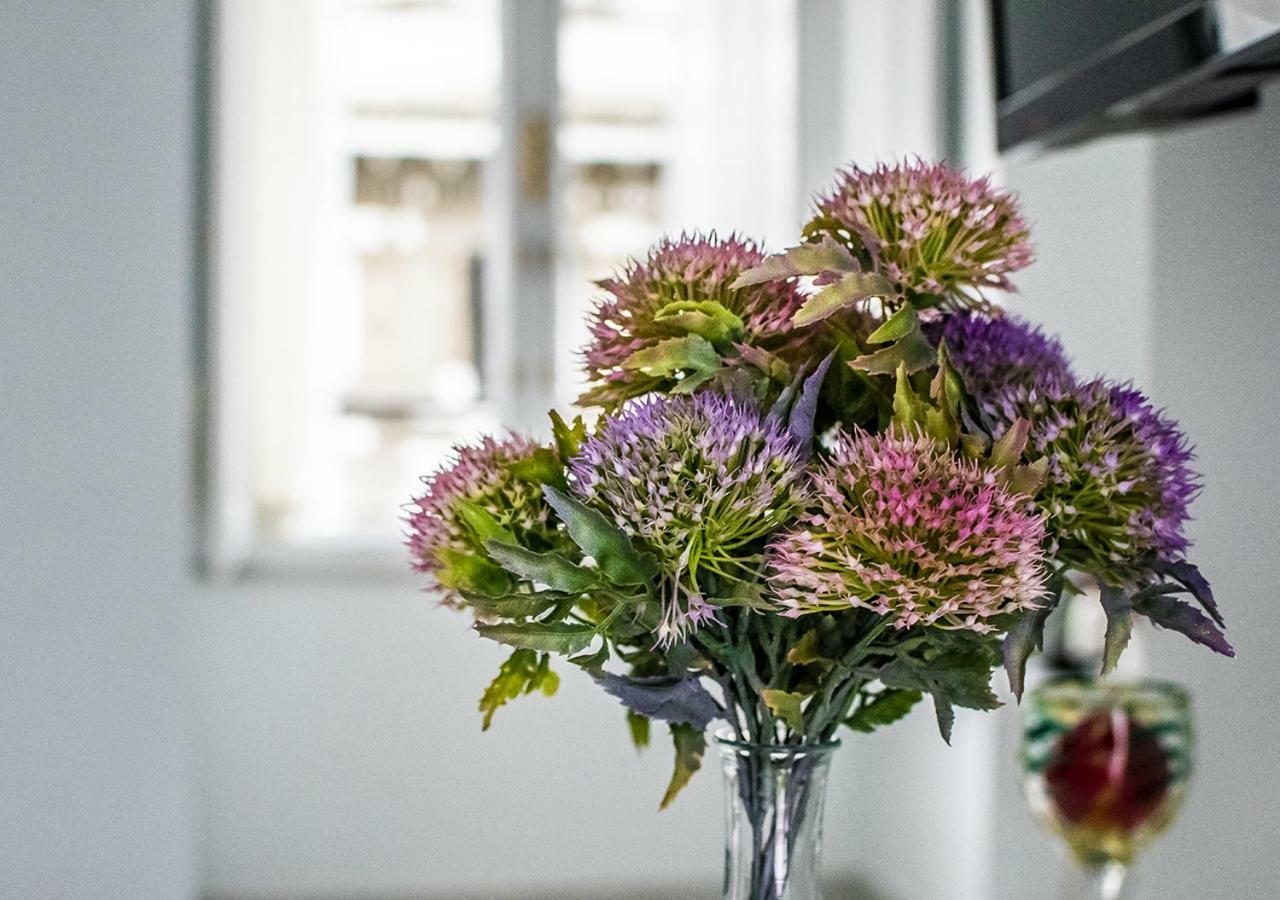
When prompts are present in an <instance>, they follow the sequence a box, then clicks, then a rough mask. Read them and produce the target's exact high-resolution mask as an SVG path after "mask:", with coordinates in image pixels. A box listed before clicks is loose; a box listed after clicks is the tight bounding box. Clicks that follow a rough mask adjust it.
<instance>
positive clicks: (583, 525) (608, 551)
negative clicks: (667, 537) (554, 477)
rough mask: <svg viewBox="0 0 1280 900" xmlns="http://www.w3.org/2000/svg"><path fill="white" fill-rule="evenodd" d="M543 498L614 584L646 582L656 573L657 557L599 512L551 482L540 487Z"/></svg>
mask: <svg viewBox="0 0 1280 900" xmlns="http://www.w3.org/2000/svg"><path fill="white" fill-rule="evenodd" d="M543 494H544V495H545V496H546V498H547V502H548V503H550V504H551V507H552V509H554V510H555V511H556V515H558V516H559V517H560V520H561V521H562V522H564V524H565V527H566V528H567V529H568V530H569V537H571V538H573V542H574V543H575V544H577V545H578V547H579V548H581V550H582V552H583V553H585V554H586V555H587V556H590V557H591V558H592V559H594V560H595V561H596V566H597V567H598V568H599V569H600V571H601V573H602V574H603V575H604V577H605V578H607V579H609V580H610V581H611V582H613V583H614V584H618V585H638V584H648V583H649V582H651V581H652V580H653V579H654V578H655V577H657V575H658V561H657V559H656V558H655V557H654V556H653V554H651V553H641V552H640V551H639V550H637V549H636V548H635V546H634V545H633V544H632V543H631V538H630V537H628V536H627V535H626V534H625V533H624V532H622V531H621V530H620V529H618V527H617V526H615V525H614V524H613V523H612V522H610V521H609V520H608V519H606V518H605V517H604V515H603V514H601V513H600V512H598V511H597V510H594V509H592V508H591V507H589V506H586V505H585V504H583V503H581V502H580V501H578V500H576V499H574V498H573V497H570V496H569V495H568V494H566V493H564V492H563V491H560V490H557V489H556V488H554V487H552V486H551V485H547V486H545V487H544V488H543Z"/></svg>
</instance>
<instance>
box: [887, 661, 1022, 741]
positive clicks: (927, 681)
mask: <svg viewBox="0 0 1280 900" xmlns="http://www.w3.org/2000/svg"><path fill="white" fill-rule="evenodd" d="M880 681H881V683H882V684H884V686H885V687H888V688H897V689H899V690H908V691H924V692H925V693H928V694H930V695H931V696H932V697H933V706H934V712H935V713H936V714H937V718H938V730H939V732H941V734H942V739H943V740H944V741H946V742H947V743H948V744H949V743H951V728H952V725H953V724H954V723H955V710H954V709H953V708H952V707H953V706H963V707H966V708H968V709H996V708H997V707H999V706H1000V700H999V699H998V698H997V697H996V695H995V694H994V693H993V692H992V690H991V666H990V662H989V660H988V658H987V657H986V656H985V655H984V654H981V653H965V652H958V651H948V652H944V653H941V654H938V655H936V656H934V657H932V658H930V659H929V660H927V661H924V660H919V659H914V658H911V657H899V658H898V659H896V660H894V661H893V662H891V663H889V665H887V666H885V667H884V669H883V670H882V671H881V673H880Z"/></svg>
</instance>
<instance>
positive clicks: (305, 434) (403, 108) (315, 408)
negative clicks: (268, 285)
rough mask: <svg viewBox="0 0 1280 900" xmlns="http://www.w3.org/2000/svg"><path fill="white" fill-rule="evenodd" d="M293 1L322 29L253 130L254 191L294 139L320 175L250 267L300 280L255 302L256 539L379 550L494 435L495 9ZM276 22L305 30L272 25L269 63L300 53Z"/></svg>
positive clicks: (362, 0) (483, 3)
mask: <svg viewBox="0 0 1280 900" xmlns="http://www.w3.org/2000/svg"><path fill="white" fill-rule="evenodd" d="M264 6H265V5H264ZM303 6H304V7H306V9H307V10H308V11H309V12H310V14H311V15H312V16H313V17H314V19H313V21H312V23H311V25H312V26H313V27H312V29H311V37H310V38H309V39H308V41H304V42H302V45H301V46H300V47H298V49H299V51H301V52H299V53H298V54H297V55H296V56H295V57H293V58H292V60H291V72H292V77H294V78H296V79H297V81H298V83H297V85H296V90H294V91H292V92H291V95H290V97H287V98H282V99H281V101H280V103H281V109H280V110H278V111H277V112H278V113H280V114H279V115H276V116H266V117H264V119H265V122H264V125H263V128H264V129H266V130H268V131H269V130H270V129H272V128H275V129H278V130H279V132H280V133H279V135H277V138H278V139H277V141H276V143H275V144H274V145H273V144H272V143H271V140H272V138H271V135H270V134H269V133H268V134H265V135H263V136H262V137H261V140H262V141H263V142H264V144H263V146H264V151H263V153H262V154H261V155H260V161H261V163H262V169H263V170H264V171H263V172H262V173H260V176H261V177H264V178H267V177H269V173H270V172H271V171H272V167H273V166H274V167H277V168H279V167H290V166H302V165H304V163H302V162H300V161H297V160H291V159H287V156H288V154H286V153H285V152H284V150H285V148H286V147H288V146H290V144H289V142H288V141H287V134H286V132H287V131H288V130H289V129H290V128H293V129H295V130H296V131H297V132H298V135H297V136H298V138H299V140H298V142H297V143H296V144H294V146H297V145H302V146H305V147H306V148H307V150H306V152H307V154H309V155H310V158H311V163H310V166H309V168H308V170H307V175H306V177H305V178H302V179H299V181H298V182H295V188H294V192H293V193H292V194H291V195H290V197H289V198H288V201H287V202H291V203H294V204H297V206H298V207H299V211H297V212H296V213H295V215H294V217H293V222H294V225H295V228H294V229H293V231H294V233H292V234H289V233H284V230H283V229H280V228H276V229H272V230H269V231H264V232H263V233H262V235H261V242H260V243H261V246H260V252H259V253H258V254H257V259H258V261H259V263H260V264H261V265H262V266H263V267H264V268H267V269H270V268H272V267H276V268H292V269H299V270H305V271H296V272H294V275H293V277H292V278H290V279H289V281H288V283H289V284H290V285H292V290H291V291H288V292H283V293H282V292H274V293H267V292H260V293H258V294H257V295H255V296H254V297H253V304H254V307H255V310H254V315H253V316H252V317H251V320H252V328H253V330H254V332H255V335H254V345H255V347H256V348H257V352H256V354H255V373H254V388H255V389H254V397H253V405H254V424H253V430H254V433H255V434H254V446H255V453H254V457H255V458H254V460H253V462H252V469H253V477H254V487H255V502H256V509H257V521H258V528H259V538H260V539H262V540H266V541H273V542H283V543H294V542H307V541H315V540H327V539H341V540H343V541H351V540H362V539H368V540H369V541H370V542H371V543H376V544H380V545H384V546H388V547H390V546H393V545H394V544H393V542H394V538H395V535H396V534H397V532H398V530H399V515H400V513H399V504H401V503H402V502H404V501H405V500H406V499H407V498H408V497H409V495H410V494H411V492H412V491H413V490H414V489H415V488H416V487H417V478H418V476H420V475H421V474H422V473H424V472H429V471H431V470H432V469H434V468H435V467H436V466H438V465H439V463H440V462H442V461H443V460H444V458H445V456H446V454H447V452H448V449H449V447H450V445H452V444H453V443H455V442H457V441H459V440H465V439H468V438H470V437H472V436H473V435H474V434H475V433H476V432H478V431H481V430H487V429H491V428H493V427H494V426H495V425H496V424H497V423H496V422H495V421H494V419H493V416H492V414H491V413H490V412H489V411H488V409H487V408H486V406H485V404H484V400H483V385H482V384H481V382H480V371H481V365H480V363H481V356H480V355H481V352H482V348H481V346H480V334H481V330H480V297H479V283H480V277H479V275H480V271H481V267H482V266H483V253H484V249H485V240H484V229H485V222H484V215H483V206H484V205H483V203H482V185H483V182H484V171H485V167H486V164H487V162H488V161H489V159H490V158H491V157H492V155H493V152H494V149H495V147H496V145H497V124H496V110H497V106H498V77H499V32H498V4H497V3H496V2H495V0H435V2H406V0H394V2H392V0H386V2H373V0H325V2H309V3H308V4H303ZM264 18H268V19H269V18H270V15H269V14H264ZM286 27H291V28H292V29H294V30H295V31H296V30H299V29H300V30H302V31H306V30H307V29H306V28H305V27H304V26H303V25H302V23H300V22H298V21H297V20H294V21H292V22H289V23H287V24H286V23H285V22H283V21H282V22H280V23H279V29H280V30H278V31H277V32H276V34H275V40H274V41H273V40H270V39H269V38H270V36H269V35H268V36H264V44H265V46H264V52H271V51H274V52H275V53H276V54H277V55H279V54H280V53H282V51H283V49H284V47H285V46H287V44H288V42H289V41H297V40H298V38H297V36H296V34H294V35H291V34H289V33H286V32H285V31H284V30H283V29H284V28H286ZM278 65H279V64H277V67H278ZM269 71H270V70H260V72H261V76H262V77H265V76H266V75H267V74H268V72H269ZM286 104H289V105H288V106H287V107H286ZM289 245H294V246H296V247H297V248H298V251H297V252H293V253H287V252H282V248H284V247H286V246H289ZM285 294H287V296H286V295H285ZM282 385H288V387H287V388H285V387H282Z"/></svg>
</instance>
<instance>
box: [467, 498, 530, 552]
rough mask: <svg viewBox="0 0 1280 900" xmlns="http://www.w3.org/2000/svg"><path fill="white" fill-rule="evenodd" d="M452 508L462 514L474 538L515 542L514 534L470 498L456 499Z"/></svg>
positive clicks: (483, 540) (482, 540) (482, 541)
mask: <svg viewBox="0 0 1280 900" xmlns="http://www.w3.org/2000/svg"><path fill="white" fill-rule="evenodd" d="M453 508H454V509H455V510H457V511H458V514H459V515H460V516H462V521H463V522H465V523H466V525H467V527H468V528H469V529H471V533H472V534H474V535H475V536H476V540H478V541H480V543H482V544H483V543H484V542H485V541H488V540H499V541H505V542H506V543H508V544H514V543H515V542H516V539H515V535H513V534H512V533H511V531H510V530H509V529H507V528H505V527H503V525H502V524H501V523H499V522H498V520H497V519H495V518H494V517H493V514H492V513H491V512H489V511H488V510H487V509H485V508H484V507H483V506H481V505H479V504H478V503H475V502H473V501H471V500H456V501H454V504H453Z"/></svg>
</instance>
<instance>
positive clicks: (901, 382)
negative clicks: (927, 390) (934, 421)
mask: <svg viewBox="0 0 1280 900" xmlns="http://www.w3.org/2000/svg"><path fill="white" fill-rule="evenodd" d="M928 408H929V407H928V404H926V403H925V402H924V400H922V399H920V397H919V395H917V394H916V392H915V390H914V389H913V388H912V387H911V381H910V379H909V378H908V377H907V365H906V363H899V365H898V371H897V376H896V383H895V385H894V389H893V421H894V424H896V425H899V426H901V427H902V429H903V430H904V431H906V432H907V433H910V432H912V431H914V430H915V429H916V428H917V427H918V426H919V425H920V424H921V423H922V422H923V421H924V418H925V413H926V412H927V411H928Z"/></svg>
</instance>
